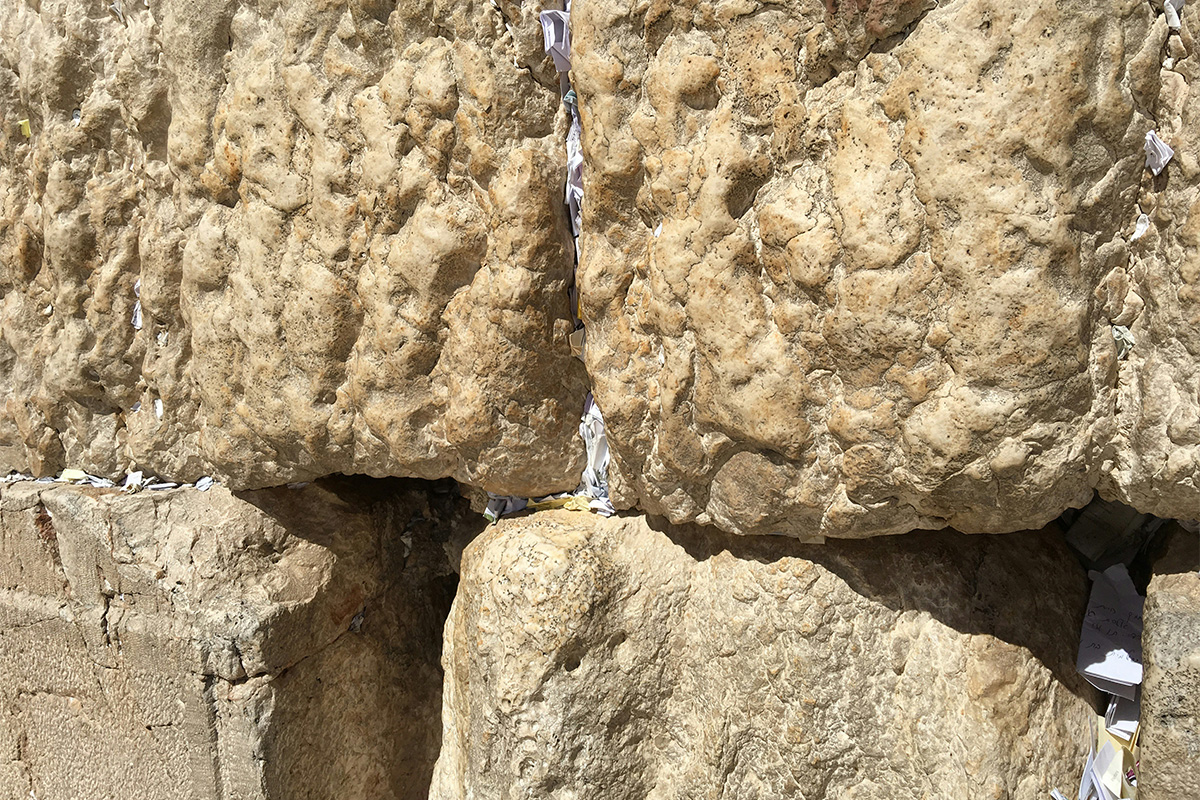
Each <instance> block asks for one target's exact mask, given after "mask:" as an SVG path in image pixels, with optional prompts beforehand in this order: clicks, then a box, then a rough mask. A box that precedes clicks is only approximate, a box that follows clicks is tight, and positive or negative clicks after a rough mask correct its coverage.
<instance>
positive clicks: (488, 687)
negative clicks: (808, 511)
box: [430, 511, 1097, 800]
mask: <svg viewBox="0 0 1200 800" xmlns="http://www.w3.org/2000/svg"><path fill="white" fill-rule="evenodd" d="M1086 601H1087V580H1086V578H1085V576H1084V574H1083V571H1082V569H1081V568H1080V567H1079V565H1078V563H1077V562H1076V561H1075V559H1074V556H1072V555H1071V554H1070V553H1069V552H1068V551H1067V549H1066V547H1065V545H1064V544H1063V542H1062V537H1061V535H1059V534H1056V533H1054V532H1052V531H1050V530H1046V531H1040V532H1036V533H1021V534H1014V535H1011V536H1002V537H1001V536H981V537H968V536H964V535H961V534H957V533H952V532H941V533H926V534H914V535H912V536H904V537H894V538H884V539H874V540H870V541H840V542H836V543H834V542H830V543H829V544H828V545H826V546H824V547H821V546H811V545H802V544H799V543H796V542H792V541H789V540H787V539H768V538H767V537H753V538H749V539H747V538H741V537H736V536H724V535H719V534H715V533H713V532H711V529H707V530H703V529H699V528H696V527H688V526H681V527H675V526H670V525H668V524H666V523H660V522H656V521H652V520H650V519H648V518H644V517H633V516H630V517H623V518H613V519H610V520H601V519H598V518H596V517H594V516H587V515H583V514H578V513H572V512H566V511H561V512H541V513H538V514H536V515H534V516H531V517H528V518H524V519H510V520H503V521H501V522H500V524H499V525H498V526H496V527H495V528H492V529H489V531H488V532H487V533H486V534H485V535H483V536H481V537H479V538H478V539H476V540H475V541H474V542H473V543H472V544H471V545H470V546H469V547H468V548H467V550H466V553H465V556H464V559H463V565H462V577H461V583H460V585H459V592H458V595H457V597H456V598H455V601H454V607H453V610H452V611H451V615H450V619H449V620H448V622H447V625H446V633H445V646H444V651H443V652H444V655H443V664H444V666H445V670H446V683H445V690H444V694H443V698H444V706H443V712H442V723H443V745H442V752H441V755H440V756H439V759H438V763H437V767H436V770H435V773H434V784H433V789H432V791H431V794H430V797H431V798H433V799H434V800H461V799H462V798H469V797H522V798H530V799H531V800H537V799H538V798H563V797H571V798H576V800H587V798H604V799H605V800H622V799H623V798H630V799H632V798H646V797H653V798H656V800H669V799H670V798H697V797H704V798H710V799H712V800H717V799H727V800H732V799H733V798H767V797H772V798H774V797H805V798H808V800H822V798H855V799H856V800H863V799H864V798H871V799H872V800H885V798H886V799H888V800H890V799H892V798H902V797H903V798H907V797H923V798H928V799H929V800H934V799H940V798H947V799H949V798H963V797H996V798H1000V797H1003V798H1013V799H1014V800H1017V799H1021V800H1024V799H1026V798H1028V799H1029V800H1033V799H1034V798H1043V797H1046V796H1047V795H1048V794H1049V791H1050V789H1051V788H1054V787H1058V788H1060V789H1062V790H1063V791H1066V792H1069V791H1070V787H1072V786H1077V785H1078V782H1079V776H1080V772H1081V770H1082V768H1083V764H1084V761H1085V759H1086V756H1087V741H1088V731H1089V728H1088V725H1089V719H1090V718H1091V716H1092V714H1093V711H1092V706H1091V703H1093V702H1096V700H1097V698H1096V697H1095V693H1094V692H1093V691H1092V690H1091V689H1090V688H1089V687H1088V686H1087V685H1086V684H1085V683H1084V682H1083V681H1082V680H1081V679H1080V678H1079V676H1078V675H1077V674H1076V672H1075V669H1074V657H1075V649H1076V646H1077V643H1078V632H1079V625H1080V623H1081V620H1082V616H1083V611H1084V606H1085V604H1086Z"/></svg>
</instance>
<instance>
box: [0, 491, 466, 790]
mask: <svg viewBox="0 0 1200 800" xmlns="http://www.w3.org/2000/svg"><path fill="white" fill-rule="evenodd" d="M465 505H466V504H465V503H464V502H462V501H461V500H457V501H456V500H455V499H454V497H453V496H452V495H429V494H427V493H425V492H424V491H421V490H419V489H417V488H414V487H412V486H406V485H403V484H400V483H399V482H391V483H388V484H384V486H383V487H382V488H380V487H378V486H377V487H375V488H370V487H368V488H365V489H364V488H354V487H353V486H351V485H349V484H348V483H347V482H344V481H342V482H339V481H332V480H331V481H322V482H321V483H319V484H314V485H311V486H309V487H307V488H304V489H302V490H286V489H281V490H263V491H258V492H248V493H245V494H240V495H237V496H234V495H232V494H230V492H229V491H228V490H226V489H223V488H214V489H213V490H211V491H209V492H207V493H200V492H198V491H196V490H194V489H193V490H189V489H178V490H173V491H167V492H157V491H155V492H150V491H144V492H142V493H140V494H137V495H134V496H128V495H123V494H121V493H119V492H115V491H112V490H97V489H90V488H76V487H50V488H46V487H45V485H38V484H20V485H16V486H12V487H5V488H4V489H3V491H2V494H0V798H5V799H6V800H7V799H8V798H12V800H18V799H19V800H29V798H32V797H37V798H38V799H39V800H77V799H79V798H88V800H109V799H111V800H117V799H118V798H128V797H135V796H136V797H138V798H145V800H156V799H157V798H172V800H175V799H176V798H178V799H180V800H182V799H183V798H187V799H188V800H192V799H193V798H195V799H196V800H200V799H201V798H203V800H210V799H211V800H235V798H236V800H254V799H255V798H260V799H262V800H267V799H268V798H279V799H280V800H294V799H295V798H313V799H315V798H329V799H330V800H334V798H337V799H338V800H341V799H342V798H348V797H372V798H397V799H399V798H406V799H411V800H416V798H423V797H425V794H426V792H427V788H428V782H429V776H430V774H431V771H432V767H433V762H434V758H435V757H436V754H437V751H438V746H439V741H440V736H439V734H440V732H439V729H438V711H439V705H440V702H439V697H440V683H441V672H440V669H439V666H438V654H439V651H440V632H441V621H442V619H443V618H444V616H445V614H446V612H447V610H448V607H449V602H450V597H451V592H452V590H453V589H452V587H453V585H454V579H453V577H452V576H451V570H450V567H449V564H448V561H447V554H446V552H444V547H443V545H444V543H446V542H449V541H453V539H454V538H455V537H456V536H460V535H462V531H463V529H464V526H469V525H476V524H478V523H477V522H476V519H475V517H474V516H473V515H472V516H470V517H468V518H464V517H463V514H464V513H467V514H469V512H468V511H466V508H465ZM360 613H361V614H362V616H361V617H358V616H357V615H359V614H360Z"/></svg>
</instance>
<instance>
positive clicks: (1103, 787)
mask: <svg viewBox="0 0 1200 800" xmlns="http://www.w3.org/2000/svg"><path fill="white" fill-rule="evenodd" d="M1088 575H1089V577H1090V578H1091V579H1092V593H1091V596H1090V597H1089V599H1088V607H1087V613H1086V615H1085V616H1084V620H1083V630H1082V632H1081V634H1080V639H1079V658H1078V660H1077V662H1076V668H1077V669H1078V670H1079V672H1080V674H1082V675H1083V676H1084V677H1085V678H1087V680H1088V681H1089V682H1090V683H1091V684H1092V685H1093V686H1095V687H1096V688H1098V689H1100V690H1102V691H1104V692H1107V693H1109V695H1110V698H1109V703H1108V709H1107V711H1106V712H1105V714H1104V716H1103V717H1099V718H1098V720H1097V723H1096V724H1095V726H1094V730H1093V733H1092V743H1091V749H1090V754H1089V756H1088V760H1087V764H1086V765H1085V766H1084V770H1083V779H1082V781H1081V782H1080V784H1079V800H1122V798H1136V797H1137V766H1138V748H1137V735H1138V719H1139V712H1140V703H1139V699H1140V697H1139V694H1140V690H1141V683H1142V606H1143V603H1144V599H1143V598H1142V596H1141V595H1140V594H1138V591H1137V588H1136V587H1135V586H1134V585H1133V581H1132V580H1131V579H1130V577H1129V571H1128V570H1127V569H1126V567H1125V565H1124V564H1115V565H1113V566H1111V567H1109V568H1108V569H1106V570H1104V571H1103V572H1097V571H1095V570H1092V571H1091V572H1089V573H1088Z"/></svg>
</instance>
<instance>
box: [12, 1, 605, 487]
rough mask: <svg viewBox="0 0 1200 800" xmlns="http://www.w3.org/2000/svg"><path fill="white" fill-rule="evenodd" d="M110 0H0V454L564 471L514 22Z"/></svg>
mask: <svg viewBox="0 0 1200 800" xmlns="http://www.w3.org/2000/svg"><path fill="white" fill-rule="evenodd" d="M107 5H108V3H107V2H105V3H98V2H95V0H45V1H44V2H40V3H25V2H20V3H5V4H4V5H3V8H2V9H0V34H2V35H0V101H2V102H0V105H2V106H3V107H4V108H5V112H4V113H5V115H6V116H5V119H4V120H3V125H0V128H2V130H0V198H2V199H0V297H2V300H0V383H3V385H4V386H5V388H6V389H7V390H8V393H7V399H6V401H5V405H4V407H3V409H0V468H3V469H5V470H7V469H8V468H17V469H21V470H26V469H32V470H33V471H34V472H36V473H38V474H48V473H51V472H54V471H56V470H58V469H60V468H61V467H63V466H64V465H66V466H72V467H80V468H85V469H88V470H90V471H92V472H97V473H102V474H109V475H119V474H121V473H123V472H124V471H125V470H127V469H129V468H130V467H133V466H135V467H137V468H145V469H148V470H150V471H152V472H154V473H156V474H159V475H166V476H170V477H172V478H176V479H180V480H194V479H195V478H197V477H199V476H200V475H203V474H209V473H213V474H217V475H219V476H221V477H223V478H224V479H226V481H227V482H229V483H230V484H231V485H233V486H235V487H241V488H254V487H260V486H267V485H278V484H282V483H285V482H289V481H296V480H301V479H306V478H310V477H314V476H319V475H325V474H329V473H335V472H342V473H359V474H370V475H375V476H384V475H408V476H417V477H426V478H436V477H443V476H449V475H453V476H455V477H456V478H458V479H459V480H461V481H463V482H467V483H471V484H473V485H476V486H480V487H483V488H486V489H489V490H495V491H498V492H504V493H509V492H512V493H517V494H541V493H546V492H549V491H552V490H560V489H570V488H574V487H575V485H576V483H577V481H578V476H579V471H580V469H581V466H582V448H581V446H580V444H579V442H578V437H577V436H575V427H576V425H577V422H578V417H579V414H580V412H581V409H582V406H583V399H584V395H585V393H586V386H585V381H584V378H583V368H582V365H580V364H579V363H578V361H576V360H575V359H574V358H572V356H571V352H570V348H569V345H568V343H567V339H566V336H567V333H568V332H569V331H570V327H571V325H570V322H569V309H568V301H567V291H566V290H567V282H568V280H569V279H570V275H571V271H572V269H573V249H572V244H571V238H570V234H569V231H568V227H567V221H566V216H565V211H564V209H563V206H562V198H561V192H562V175H563V171H564V169H565V148H564V141H565V137H566V116H565V112H564V111H563V110H562V108H561V104H560V101H559V93H558V85H557V79H556V78H555V77H554V74H553V70H552V68H550V69H549V70H548V69H547V68H546V66H545V65H544V64H541V61H542V60H544V55H543V54H541V53H540V49H539V50H538V51H537V52H534V51H533V50H532V47H531V44H530V43H531V42H532V41H534V39H533V37H534V35H535V34H536V30H537V19H536V16H537V9H535V8H523V9H521V8H513V7H512V4H510V3H507V2H506V3H505V5H504V6H503V7H494V6H493V5H490V4H489V3H487V2H476V0H454V2H451V3H440V4H434V3H432V2H423V1H414V2H405V3H400V4H396V3H389V2H381V0H332V1H328V0H297V1H296V2H288V3H282V4H281V3H266V4H259V3H245V2H239V1H238V0H151V1H150V2H148V3H143V2H142V0H116V2H114V3H112V8H111V9H106V6H107ZM505 8H507V11H505V10H504V9H505ZM514 22H516V23H517V24H519V25H520V26H521V27H522V30H524V29H525V28H528V29H529V31H530V32H529V33H528V34H527V33H522V34H521V35H520V36H517V37H515V38H514V34H513V33H511V32H510V31H509V30H508V28H511V27H513V23H514ZM531 58H533V59H535V62H530V59H531ZM530 63H534V65H535V67H536V68H535V69H533V70H532V71H531V69H530V68H528V65H529V64H530ZM24 117H28V118H29V119H30V122H31V136H30V137H28V138H27V137H25V136H23V135H22V133H21V132H20V130H19V128H18V126H17V124H16V123H17V120H18V118H24ZM138 281H140V283H138ZM135 284H137V287H138V291H140V296H138V295H137V294H135ZM137 302H140V307H141V312H142V327H141V329H140V330H137V329H135V327H134V326H133V325H132V323H131V320H132V316H133V313H134V306H135V303H137Z"/></svg>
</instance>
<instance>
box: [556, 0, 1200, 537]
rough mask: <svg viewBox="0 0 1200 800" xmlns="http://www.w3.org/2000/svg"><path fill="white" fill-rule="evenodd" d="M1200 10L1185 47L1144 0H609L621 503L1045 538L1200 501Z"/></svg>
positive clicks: (678, 516) (595, 59)
mask: <svg viewBox="0 0 1200 800" xmlns="http://www.w3.org/2000/svg"><path fill="white" fill-rule="evenodd" d="M1193 19H1194V17H1193V15H1192V14H1191V13H1190V11H1189V12H1188V13H1187V14H1185V24H1184V30H1183V32H1182V36H1180V35H1173V36H1171V37H1170V39H1169V40H1168V32H1167V28H1166V24H1165V22H1164V20H1163V17H1162V16H1161V14H1160V13H1159V11H1157V10H1156V9H1155V8H1154V6H1153V5H1152V4H1149V3H1144V2H1131V1H1130V0H1104V1H1103V2H1100V3H1096V2H1092V1H1091V0H1033V1H1032V2H1022V3H1011V2H1003V1H1001V0H959V1H958V2H942V3H935V2H932V0H869V1H868V0H861V1H860V2H857V3H851V2H832V0H830V1H829V2H821V0H785V2H779V3H771V4H766V3H761V2H757V1H756V0H721V1H720V2H708V1H707V0H685V1H684V2H653V3H634V2H631V0H612V1H611V2H607V1H606V2H596V1H595V0H579V2H577V3H576V4H575V5H574V6H573V11H572V20H573V29H572V32H573V46H574V54H575V55H574V70H573V73H572V77H573V80H574V84H575V86H576V88H577V90H578V92H579V95H580V99H581V103H582V119H583V133H584V135H583V146H584V152H585V155H586V157H587V166H586V170H585V181H586V187H585V188H586V202H585V207H584V228H585V232H584V235H583V237H582V252H581V264H580V286H581V294H582V299H583V318H584V321H585V323H586V324H587V326H588V342H589V347H588V352H587V362H588V371H589V374H590V376H591V378H592V381H593V384H594V391H595V394H596V397H597V400H598V402H599V405H600V407H601V408H602V410H603V412H604V415H605V419H606V422H607V424H608V430H609V439H610V442H611V446H612V450H613V454H614V458H615V470H616V471H617V472H618V473H619V474H618V475H617V476H615V477H614V485H615V487H616V488H617V489H619V491H618V492H617V494H618V497H619V499H620V500H621V501H622V502H623V503H624V504H625V505H626V506H633V505H637V506H638V507H639V508H641V509H644V510H645V511H647V512H650V513H656V514H662V515H665V516H667V517H669V518H670V519H671V520H672V521H674V522H683V521H690V520H696V521H699V522H702V523H711V524H715V525H718V526H720V527H722V528H724V529H726V530H729V531H734V532H740V533H776V532H778V533H785V534H790V535H795V536H807V535H809V534H819V535H827V536H850V537H859V536H868V535H875V534H885V533H902V532H906V531H909V530H912V529H915V528H937V527H943V526H947V525H951V526H954V527H956V528H959V529H961V530H966V531H971V532H996V531H1009V530H1019V529H1022V528H1035V527H1040V526H1041V525H1043V524H1045V523H1046V522H1048V521H1049V520H1051V519H1053V518H1054V517H1055V516H1057V515H1058V514H1059V513H1060V512H1061V511H1062V510H1063V509H1064V508H1066V507H1069V506H1079V505H1082V504H1083V503H1084V502H1086V501H1087V499H1088V498H1089V497H1090V496H1091V491H1092V489H1093V488H1095V487H1101V488H1102V489H1103V490H1104V491H1106V493H1108V494H1109V495H1113V496H1116V497H1118V498H1120V499H1123V500H1125V501H1126V502H1130V503H1132V504H1133V505H1135V506H1136V507H1137V508H1139V509H1140V510H1142V511H1147V512H1153V513H1156V514H1159V515H1160V516H1168V517H1183V518H1188V517H1191V516H1193V515H1194V514H1195V510H1196V509H1197V508H1200V480H1198V478H1197V476H1198V475H1200V425H1198V424H1197V420H1198V419H1200V416H1198V415H1200V373H1198V371H1197V370H1198V369H1200V367H1198V365H1200V338H1197V337H1198V336H1200V324H1198V323H1200V294H1198V293H1197V286H1200V283H1198V281H1200V278H1198V277H1197V275H1198V274H1200V273H1198V272H1197V269H1196V266H1195V265H1196V264H1197V263H1200V253H1197V252H1196V248H1197V247H1198V246H1200V245H1198V244H1197V242H1200V238H1198V237H1197V236H1194V235H1192V234H1191V233H1189V232H1190V231H1191V230H1192V228H1193V227H1195V226H1196V224H1200V223H1196V221H1195V219H1194V218H1197V214H1196V213H1195V207H1196V202H1197V200H1196V198H1197V197H1198V196H1200V188H1198V187H1200V181H1198V180H1197V177H1198V176H1200V161H1197V156H1196V154H1195V151H1196V148H1195V146H1194V143H1195V141H1196V140H1195V137H1196V134H1195V131H1196V130H1197V129H1200V126H1198V125H1197V124H1196V123H1197V122H1200V120H1197V119H1195V118H1196V117H1197V116H1200V115H1198V114H1197V112H1196V110H1195V109H1196V103H1197V102H1198V101H1197V100H1196V99H1195V98H1193V97H1192V96H1191V94H1190V90H1189V86H1190V82H1191V81H1192V76H1193V74H1194V73H1195V70H1196V69H1197V67H1196V58H1195V56H1194V55H1192V50H1193V49H1194V41H1193V39H1192V38H1191V30H1190V27H1189V26H1190V24H1191V21H1192V20H1193ZM1167 57H1171V58H1173V59H1174V60H1173V61H1172V62H1170V64H1169V66H1168V67H1162V66H1161V64H1163V63H1164V58H1167ZM1156 120H1157V121H1156ZM1156 125H1157V126H1158V127H1159V128H1160V131H1161V132H1162V133H1163V135H1164V137H1165V138H1166V139H1168V141H1171V142H1173V143H1174V144H1175V146H1176V149H1177V151H1178V155H1177V160H1176V161H1175V162H1173V163H1172V164H1171V165H1170V166H1169V167H1168V169H1167V171H1166V172H1165V173H1164V174H1163V175H1162V176H1160V177H1159V178H1158V179H1154V178H1152V176H1151V175H1150V173H1149V172H1146V171H1145V170H1144V169H1143V164H1144V155H1143V140H1144V136H1145V134H1146V132H1147V131H1148V130H1150V129H1151V128H1154V127H1155V126H1156ZM1139 204H1140V205H1139ZM1141 210H1148V211H1151V212H1152V213H1153V215H1154V219H1155V224H1156V226H1157V230H1156V232H1155V233H1154V234H1153V235H1150V236H1147V237H1144V238H1142V239H1139V240H1138V241H1137V242H1133V243H1131V241H1130V240H1131V238H1132V233H1133V230H1134V222H1135V219H1136V218H1137V216H1138V213H1139V211H1141ZM660 224H661V233H657V234H656V233H654V231H655V230H656V228H657V227H658V226H659V225H660ZM1193 240H1195V241H1193ZM1114 324H1119V325H1125V326H1130V327H1131V328H1132V331H1133V335H1134V337H1135V338H1136V339H1137V346H1136V347H1135V348H1134V353H1133V355H1132V356H1130V357H1129V358H1128V359H1127V360H1124V361H1121V360H1119V359H1118V354H1117V350H1116V347H1115V344H1114V339H1113V335H1112V326H1113V325H1114Z"/></svg>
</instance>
